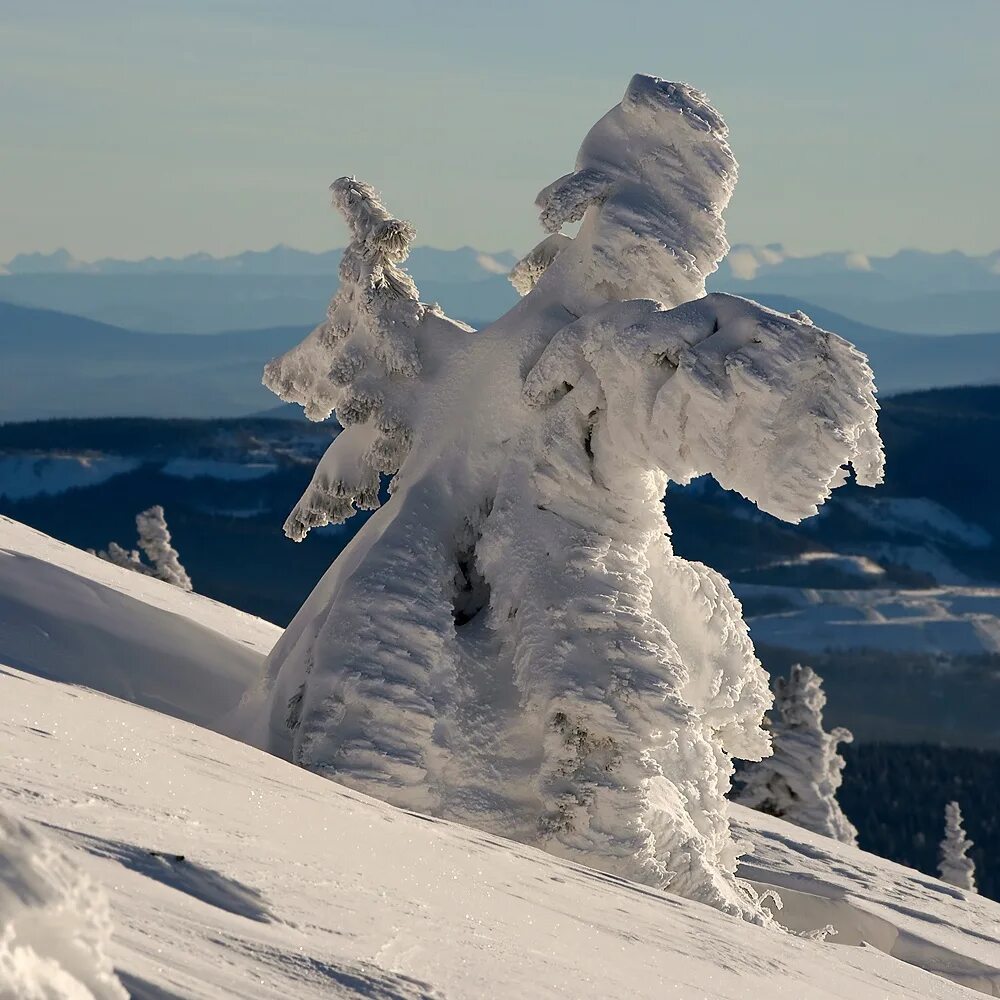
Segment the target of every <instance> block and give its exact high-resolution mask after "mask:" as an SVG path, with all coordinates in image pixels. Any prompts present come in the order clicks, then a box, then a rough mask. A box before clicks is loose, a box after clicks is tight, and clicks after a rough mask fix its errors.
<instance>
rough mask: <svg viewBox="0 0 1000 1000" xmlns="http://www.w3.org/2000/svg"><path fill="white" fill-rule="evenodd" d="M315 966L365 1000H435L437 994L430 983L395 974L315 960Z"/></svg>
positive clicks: (436, 999)
mask: <svg viewBox="0 0 1000 1000" xmlns="http://www.w3.org/2000/svg"><path fill="white" fill-rule="evenodd" d="M314 968H315V969H316V971H317V972H320V973H322V974H323V975H324V976H326V977H327V978H328V979H329V980H330V981H331V982H333V983H336V985H337V986H340V987H342V988H344V989H345V990H350V992H351V994H352V995H355V994H356V995H357V996H359V997H367V998H368V1000H438V998H439V997H440V994H439V993H438V992H436V991H435V990H434V988H433V987H431V986H430V985H429V984H427V983H424V982H421V980H419V979H412V978H410V977H409V976H404V975H400V974H398V973H392V972H386V971H384V970H379V971H378V972H376V971H375V970H374V969H366V968H362V967H355V968H350V967H348V966H343V965H331V964H330V963H329V962H315V963H314Z"/></svg>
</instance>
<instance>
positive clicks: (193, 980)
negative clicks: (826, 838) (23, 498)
mask: <svg viewBox="0 0 1000 1000" xmlns="http://www.w3.org/2000/svg"><path fill="white" fill-rule="evenodd" d="M0 690H2V691H3V696H2V698H0V795H2V797H3V800H4V801H5V802H6V803H7V804H8V806H9V807H10V808H13V809H16V811H17V812H18V813H20V814H21V815H23V816H26V817H28V818H30V819H33V820H36V821H40V822H43V823H46V824H48V825H49V826H50V827H52V828H53V829H54V832H56V833H58V834H59V835H60V837H61V838H62V839H63V841H64V843H65V844H67V845H68V847H69V849H70V850H71V851H72V854H73V856H74V859H75V861H76V863H77V864H78V865H80V866H81V867H82V868H83V870H84V871H86V872H87V873H88V874H89V875H90V876H92V877H93V878H94V879H96V880H98V881H99V882H100V883H102V884H103V885H104V886H105V887H106V889H107V892H108V894H109V896H110V900H111V910H112V919H113V922H114V926H115V934H114V938H113V941H112V945H111V955H112V958H113V959H114V962H115V966H116V968H117V969H118V970H119V973H120V975H121V978H122V981H123V982H124V983H125V985H126V987H128V989H129V990H130V991H131V992H132V993H133V996H137V997H150V998H152V997H156V998H162V997H163V996H166V997H184V998H206V1000H207V998H212V1000H215V998H222V997H233V998H240V1000H254V998H265V997H266V998H277V997H282V998H285V997H294V998H296V1000H311V998H314V997H315V998H320V997H329V996H361V997H377V998H384V1000H390V998H393V1000H416V998H425V997H428V998H429V997H437V998H443V997H451V998H463V997H466V998H475V997H487V996H488V997H494V998H498V1000H499V998H504V997H511V998H516V1000H523V998H524V997H567V998H584V997H594V998H601V1000H606V998H611V997H650V998H654V997H655V998H662V997H665V996H677V997H679V998H684V1000H687V998H693V997H699V998H720V1000H721V998H725V1000H738V998H745V1000H758V998H759V997H761V996H769V997H775V998H787V1000H812V998H824V1000H826V998H843V1000H885V998H886V997H901V998H902V997H907V998H913V997H925V998H945V997H955V998H958V997H961V996H967V995H968V994H966V993H965V992H964V991H963V990H962V989H960V988H959V987H956V986H953V985H952V984H951V983H949V982H947V981H946V980H944V979H941V978H939V977H936V976H932V975H929V974H927V973H924V972H921V971H920V970H919V969H916V968H912V967H910V966H908V965H905V964H902V963H901V962H898V961H895V960H893V959H891V958H889V957H888V956H886V955H883V954H882V953H881V952H880V951H878V950H874V949H873V948H846V947H839V946H837V945H835V944H831V943H823V942H820V941H814V940H805V939H801V938H796V937H793V936H791V935H788V934H783V933H781V932H779V931H777V930H767V929H763V928H759V927H756V926H753V925H750V924H746V923H744V922H741V921H738V920H736V919H733V918H729V917H726V916H724V915H723V914H721V913H718V912H717V911H715V910H713V909H710V908H709V907H706V906H702V905H701V904H698V903H694V902H690V901H686V900H683V899H680V898H678V897H676V896H672V895H668V894H665V893H662V892H660V891H658V890H655V889H651V888H649V887H644V886H640V885H636V884H632V883H629V882H627V881H625V880H622V879H618V878H615V877H614V876H609V875H605V874H602V873H599V872H596V871H593V870H590V869H587V868H583V867H581V866H579V865H574V864H571V863H567V862H564V861H561V860H558V859H556V858H553V857H551V856H549V855H547V854H543V853H541V852H539V851H536V850H534V849H532V848H530V847H526V846H522V845H518V844H514V843H511V842H507V841H504V840H501V839H499V838H496V837H492V836H489V835H485V834H482V833H479V832H476V831H474V830H471V829H467V828H463V827H459V826H455V825H452V824H449V823H446V822H443V821H436V820H433V819H430V818H428V817H424V816H420V815H417V814H412V813H408V812H407V811H405V810H400V809H396V808H394V807H392V806H389V805H386V804H384V803H381V802H378V801H376V800H373V799H370V798H368V797H366V796H364V795H361V794H360V793H357V792H353V791H350V790H348V789H345V788H343V787H342V786H339V785H336V784H334V783H332V782H329V781H326V780H325V779H323V778H320V777H319V776H317V775H313V774H310V773H309V772H307V771H304V770H303V769H301V768H297V767H295V766H294V765H292V764H288V763H286V762H283V761H281V760H278V759H277V758H274V757H272V756H270V755H268V754H265V753H262V752H260V751H257V750H254V749H252V748H250V747H247V746H244V745H242V744H240V743H237V742H234V741H232V740H227V739H225V738H223V737H221V736H219V735H216V734H214V733H211V732H208V731H206V730H203V729H198V728H196V727H194V726H191V725H188V724H185V723H183V722H180V721H178V720H175V719H170V718H168V717H166V716H163V715H159V714H157V713H153V712H150V711H148V710H145V709H142V708H140V707H138V706H135V705H130V704H127V703H124V702H120V701H116V700H113V699H108V698H106V697H103V696H101V695H99V694H96V693H93V692H88V691H82V690H80V689H78V688H74V687H72V686H67V685H62V684H57V683H55V682H52V681H47V680H43V679H40V678H37V677H32V676H30V675H28V674H25V673H23V672H21V671H17V670H9V671H5V672H4V673H3V674H2V675H0ZM738 815H739V813H738ZM746 817H747V822H748V824H749V826H750V827H751V828H752V829H753V830H754V831H755V830H756V828H757V826H758V825H761V826H763V827H764V829H765V830H767V831H768V834H767V839H766V840H765V842H764V846H763V847H761V848H760V849H759V850H760V852H761V854H762V855H763V857H762V860H761V866H762V868H763V869H764V870H763V871H758V870H757V868H756V867H754V869H753V870H752V871H749V872H748V874H751V875H752V876H753V877H754V878H755V879H757V880H758V881H759V882H761V883H766V882H781V881H785V880H793V881H794V884H795V886H796V888H797V890H798V891H799V892H801V893H803V894H805V896H806V899H807V900H808V901H809V902H810V904H811V906H812V907H814V908H815V910H816V911H817V912H816V913H815V916H816V917H817V918H818V919H812V917H813V912H812V911H811V910H809V909H807V908H806V907H805V906H804V905H803V904H802V902H801V900H799V899H798V898H796V900H795V903H794V907H795V909H794V912H795V913H796V914H797V917H798V919H800V920H801V921H803V922H805V923H807V924H809V925H810V926H809V929H815V928H816V927H817V926H821V925H823V924H825V923H827V922H834V920H833V919H832V915H831V913H829V912H828V909H835V908H837V906H838V905H839V904H838V902H837V900H838V893H840V892H841V889H843V892H842V895H841V896H840V897H839V898H841V899H843V898H844V897H846V898H847V900H848V904H850V905H848V904H844V905H842V906H841V909H843V911H844V914H843V915H842V916H841V917H840V918H838V921H839V923H840V924H841V925H846V929H848V930H849V929H850V927H853V926H854V925H856V924H860V925H861V927H862V928H866V925H865V922H864V918H863V917H861V916H858V915H857V913H856V910H857V909H860V911H861V912H862V913H864V912H866V911H874V913H875V915H876V916H875V917H873V918H872V920H871V923H872V924H874V925H876V926H877V927H878V928H880V929H882V930H883V935H882V936H883V938H886V939H888V938H895V937H898V936H899V933H900V932H898V931H895V930H894V928H895V927H897V926H903V927H905V928H907V933H908V934H909V933H911V931H910V929H911V928H916V931H913V933H912V936H913V937H914V938H915V939H916V940H917V941H919V942H926V944H925V945H924V946H923V950H922V951H920V954H924V953H925V952H930V953H933V954H938V955H945V956H948V957H949V961H951V962H952V963H953V964H955V965H961V966H962V967H964V968H966V969H968V968H970V967H974V968H975V969H977V970H979V971H977V973H976V974H977V975H978V976H979V977H980V978H982V977H985V975H986V973H984V972H982V971H981V969H980V966H982V967H990V962H989V958H988V957H989V954H990V952H992V955H993V964H994V965H995V964H996V960H997V958H998V954H997V953H998V949H1000V945H998V944H997V937H998V935H1000V908H998V907H997V906H996V905H995V904H991V903H989V902H988V901H985V900H978V899H977V900H975V901H970V902H966V901H965V900H964V898H963V897H962V895H961V894H959V893H957V892H956V893H952V892H951V890H949V889H948V888H947V887H945V886H943V885H940V884H939V883H936V882H935V880H933V879H929V878H927V877H925V876H920V875H916V874H915V873H912V872H907V871H906V870H905V869H901V868H898V867H897V866H894V865H891V864H889V863H888V862H883V861H881V860H879V859H876V858H873V857H871V856H868V855H862V854H861V853H860V852H857V851H848V850H847V849H839V847H838V845H834V844H832V842H829V846H827V843H826V842H824V845H823V847H817V846H816V840H814V839H812V838H811V837H810V835H809V834H807V833H805V832H804V831H801V830H798V829H797V828H794V827H791V826H789V825H787V824H780V823H778V822H777V821H774V825H772V824H771V821H770V820H768V818H767V817H758V816H757V815H756V814H749V813H747V814H746ZM754 835H755V836H756V833H754ZM758 839H759V838H758ZM817 839H819V838H817ZM151 852H157V853H151ZM178 856H183V859H184V860H177V858H178ZM803 858H804V859H805V860H806V864H807V866H808V867H807V868H806V870H805V871H804V872H803V871H802V870H801V865H802V859H803ZM821 859H825V860H821ZM755 864H756V861H755ZM830 869H836V870H837V871H836V873H834V872H832V871H831V870H830ZM831 879H832V880H834V881H833V883H832V885H831ZM830 897H833V898H834V900H835V902H834V903H833V904H826V903H825V902H824V901H825V900H826V899H828V898H830ZM931 906H933V909H931V908H930V907H931ZM917 907H920V908H922V912H926V914H927V916H926V917H924V916H921V913H920V912H917ZM786 909H788V911H789V913H791V912H792V911H793V903H792V902H788V903H786ZM907 909H913V910H914V913H913V914H912V915H910V914H907V913H906V912H905V911H906V910H907ZM866 933H867V929H866ZM847 940H848V941H849V942H850V938H849V937H848V938H847ZM855 943H856V941H855ZM879 943H883V942H882V940H881V939H880V940H879ZM918 950H919V949H918ZM158 991H159V992H158Z"/></svg>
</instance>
